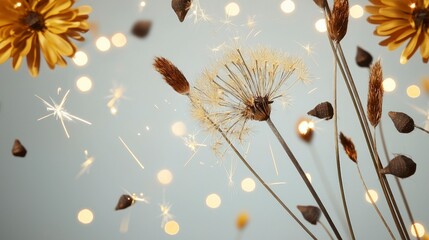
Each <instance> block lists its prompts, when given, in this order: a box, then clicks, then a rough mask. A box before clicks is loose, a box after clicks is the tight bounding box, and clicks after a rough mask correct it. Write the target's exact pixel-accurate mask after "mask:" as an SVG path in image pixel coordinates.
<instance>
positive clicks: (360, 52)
mask: <svg viewBox="0 0 429 240" xmlns="http://www.w3.org/2000/svg"><path fill="white" fill-rule="evenodd" d="M355 60H356V64H357V65H358V66H359V67H367V68H369V66H371V63H372V56H371V54H370V53H369V52H367V51H365V50H364V49H363V48H361V47H359V46H358V47H357V51H356V57H355Z"/></svg>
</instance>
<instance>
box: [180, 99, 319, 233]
mask: <svg viewBox="0 0 429 240" xmlns="http://www.w3.org/2000/svg"><path fill="white" fill-rule="evenodd" d="M187 96H188V97H189V95H187ZM190 99H191V98H190ZM191 102H192V99H191ZM193 104H196V103H193ZM205 112H206V111H205ZM206 113H207V112H206ZM206 117H207V120H208V121H210V123H211V124H212V125H213V126H214V127H215V128H216V130H217V131H218V132H219V133H220V134H221V135H222V137H223V138H224V139H225V141H226V142H227V143H228V145H229V147H230V148H231V149H232V150H233V151H234V153H235V154H236V155H237V157H238V158H240V160H241V161H242V162H243V163H244V165H245V166H246V167H247V169H248V170H249V171H250V172H251V173H252V174H253V175H254V176H255V177H256V179H258V181H259V182H260V183H261V184H262V185H263V186H264V187H265V189H266V190H267V191H268V192H269V193H270V194H271V195H272V196H273V197H274V199H276V201H277V202H278V203H279V204H280V205H281V206H282V207H283V208H284V209H285V210H286V212H287V213H288V214H289V215H290V216H291V217H292V218H293V219H294V220H295V221H296V222H297V223H298V224H299V225H300V226H301V227H302V229H304V231H306V232H307V233H308V235H310V237H311V238H313V239H317V238H316V237H315V236H314V235H313V233H311V232H310V230H308V228H307V227H306V226H305V225H304V224H303V223H302V222H301V221H300V220H299V219H298V218H297V217H296V216H295V214H294V213H293V212H292V211H291V210H290V209H289V208H288V207H287V206H286V204H285V203H284V202H283V201H282V200H281V199H280V197H279V196H277V194H276V193H275V192H274V191H273V190H272V189H271V187H270V186H268V184H267V183H266V182H265V181H264V180H263V179H262V178H261V177H260V176H259V174H258V173H256V171H255V170H254V169H253V168H252V166H250V164H249V163H248V162H247V160H246V159H245V158H244V157H243V155H241V153H240V152H239V151H238V150H237V148H236V147H235V146H234V144H233V143H232V142H231V140H229V138H228V136H227V135H226V134H225V133H224V132H223V130H222V129H221V128H220V127H219V126H218V125H217V124H216V123H214V122H213V120H211V119H210V117H209V116H208V114H206Z"/></svg>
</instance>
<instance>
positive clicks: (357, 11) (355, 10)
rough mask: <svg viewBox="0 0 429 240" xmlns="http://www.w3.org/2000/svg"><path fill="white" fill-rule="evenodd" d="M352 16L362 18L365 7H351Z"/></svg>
mask: <svg viewBox="0 0 429 240" xmlns="http://www.w3.org/2000/svg"><path fill="white" fill-rule="evenodd" d="M350 16H351V17H352V18H361V17H362V16H363V8H362V7H361V6H359V5H354V6H352V7H351V8H350Z"/></svg>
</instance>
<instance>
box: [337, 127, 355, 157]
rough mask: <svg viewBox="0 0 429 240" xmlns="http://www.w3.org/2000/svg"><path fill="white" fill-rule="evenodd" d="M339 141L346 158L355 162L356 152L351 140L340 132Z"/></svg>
mask: <svg viewBox="0 0 429 240" xmlns="http://www.w3.org/2000/svg"><path fill="white" fill-rule="evenodd" d="M340 141H341V145H343V148H344V151H345V152H346V154H347V156H348V157H349V158H350V159H351V160H352V161H353V162H357V152H356V149H355V145H354V143H353V142H352V140H351V139H350V138H348V137H346V136H344V134H343V133H342V132H340Z"/></svg>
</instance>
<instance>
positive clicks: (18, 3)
mask: <svg viewBox="0 0 429 240" xmlns="http://www.w3.org/2000/svg"><path fill="white" fill-rule="evenodd" d="M21 6H22V3H21V2H17V3H15V5H14V6H13V7H14V8H19V7H21Z"/></svg>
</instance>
